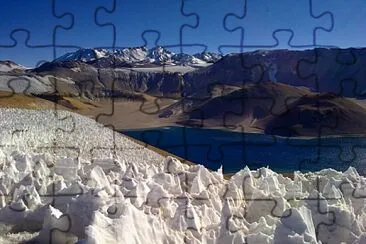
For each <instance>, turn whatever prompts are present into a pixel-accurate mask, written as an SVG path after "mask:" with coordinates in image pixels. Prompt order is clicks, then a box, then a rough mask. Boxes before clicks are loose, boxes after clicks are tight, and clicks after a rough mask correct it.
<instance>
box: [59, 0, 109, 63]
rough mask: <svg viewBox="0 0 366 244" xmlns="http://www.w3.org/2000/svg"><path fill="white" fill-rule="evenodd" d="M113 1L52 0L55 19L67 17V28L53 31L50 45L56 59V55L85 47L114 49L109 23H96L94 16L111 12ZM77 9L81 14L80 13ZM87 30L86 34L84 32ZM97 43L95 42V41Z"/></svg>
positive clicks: (97, 21) (96, 19)
mask: <svg viewBox="0 0 366 244" xmlns="http://www.w3.org/2000/svg"><path fill="white" fill-rule="evenodd" d="M114 5H115V3H114V1H113V0H110V1H107V2H106V1H100V0H92V1H88V2H87V3H86V2H82V3H81V2H73V1H59V0H54V3H53V6H52V8H53V9H52V11H53V15H54V17H56V18H63V17H65V16H68V17H69V18H70V19H71V24H70V25H69V26H67V27H63V28H62V27H60V26H58V28H55V32H54V43H55V46H56V47H57V48H56V55H55V56H56V57H58V56H59V55H60V53H59V52H63V53H64V52H65V50H72V51H75V49H79V48H85V47H92V48H96V47H108V48H113V47H115V40H116V33H115V30H114V28H115V27H114V25H113V24H112V23H100V22H99V20H98V17H97V16H98V14H99V12H100V11H107V12H109V13H110V12H112V11H113V9H114ZM80 8H82V9H83V11H80ZM85 30H88V31H85ZM95 40H98V42H95Z"/></svg>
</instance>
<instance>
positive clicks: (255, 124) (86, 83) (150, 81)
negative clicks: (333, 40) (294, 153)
mask: <svg viewBox="0 0 366 244" xmlns="http://www.w3.org/2000/svg"><path fill="white" fill-rule="evenodd" d="M365 64H366V48H358V49H357V48H348V49H339V48H316V49H311V50H271V51H264V50H258V51H253V52H246V53H237V54H228V55H225V56H221V55H219V54H215V53H209V52H204V53H200V54H194V55H189V54H175V53H173V52H171V51H169V50H168V49H165V48H163V47H156V48H153V49H147V48H146V47H133V48H125V49H119V50H105V49H80V50H78V51H76V52H73V53H68V54H65V55H63V56H61V57H59V58H57V59H56V60H54V61H52V62H47V63H44V64H42V65H41V66H39V67H37V68H34V69H26V68H24V67H22V66H20V65H17V64H15V63H13V62H11V61H2V62H0V91H5V92H11V93H20V94H27V95H33V96H37V97H39V98H42V99H47V100H52V101H56V102H57V101H58V102H60V100H62V103H63V104H66V105H68V104H69V103H68V102H67V101H65V99H63V98H64V97H76V98H78V99H80V100H83V101H84V102H85V101H95V100H96V99H99V98H110V99H113V100H116V99H120V98H128V99H135V100H137V101H138V102H137V103H140V104H141V102H144V101H145V100H146V99H147V97H148V100H150V101H154V102H153V103H155V102H156V101H157V100H159V99H160V100H161V99H170V100H171V102H169V103H166V104H165V106H164V107H159V108H158V111H156V112H155V114H156V117H154V119H157V120H161V121H168V123H175V124H184V125H195V126H197V125H201V124H206V125H207V126H210V127H223V128H226V127H228V124H229V125H230V126H231V127H235V126H236V127H237V126H242V127H246V128H252V129H256V130H260V131H262V132H264V133H268V134H278V135H289V136H303V135H307V136H315V135H316V133H318V132H319V130H320V128H323V127H324V126H322V125H325V126H326V127H329V128H332V129H333V130H332V131H328V132H326V133H325V134H342V133H351V134H358V133H361V132H362V133H364V130H363V128H364V126H363V125H362V123H361V122H362V121H360V120H359V119H360V118H364V115H366V111H364V108H363V106H360V105H359V104H360V103H361V101H363V99H364V98H365V96H366V69H365V68H364V67H365ZM115 103H116V102H115ZM243 104H244V105H243ZM327 116H328V117H327ZM299 118H301V119H299ZM327 118H332V119H330V120H331V121H330V120H329V119H327ZM312 120H314V121H315V120H316V121H318V122H319V124H314V121H312ZM347 124H349V126H353V127H349V126H347ZM337 125H340V126H337ZM341 125H342V126H341ZM319 126H320V128H319ZM283 128H285V129H283Z"/></svg>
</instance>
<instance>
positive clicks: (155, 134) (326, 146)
mask: <svg viewBox="0 0 366 244" xmlns="http://www.w3.org/2000/svg"><path fill="white" fill-rule="evenodd" d="M122 133H124V134H126V135H128V136H131V137H133V138H136V139H138V140H141V141H144V142H146V143H148V144H150V145H153V146H155V147H158V148H161V149H163V150H165V151H168V152H170V153H173V154H175V155H178V156H180V157H182V158H185V159H187V160H189V161H192V162H195V163H199V164H203V165H205V166H206V167H208V168H210V169H214V170H215V169H217V168H219V167H220V165H223V169H224V172H225V173H231V172H236V171H238V170H240V169H242V168H243V167H245V166H246V165H247V166H248V167H249V168H251V169H255V168H258V167H262V166H264V167H265V166H267V165H268V166H269V167H270V168H271V169H272V170H275V171H277V172H289V171H294V170H300V171H303V172H307V171H315V170H321V169H324V168H334V169H336V170H342V171H343V170H346V169H347V168H348V167H349V166H353V167H355V168H357V170H358V171H359V172H360V173H361V174H365V173H366V166H364V165H365V163H364V162H366V138H365V137H332V138H322V139H320V138H312V139H307V138H283V137H276V136H271V135H263V134H255V133H238V132H231V131H224V130H215V129H200V128H187V127H159V128H153V129H142V130H128V131H122Z"/></svg>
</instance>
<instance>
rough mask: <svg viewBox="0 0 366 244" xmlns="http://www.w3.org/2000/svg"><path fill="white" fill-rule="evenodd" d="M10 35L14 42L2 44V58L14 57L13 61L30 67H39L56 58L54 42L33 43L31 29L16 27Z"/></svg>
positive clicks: (0, 47) (0, 57)
mask: <svg viewBox="0 0 366 244" xmlns="http://www.w3.org/2000/svg"><path fill="white" fill-rule="evenodd" d="M8 35H9V37H10V39H11V40H12V42H9V43H7V44H1V45H0V50H1V55H0V59H9V57H12V60H13V61H15V62H19V63H23V64H26V65H27V66H28V67H38V66H40V65H41V64H43V63H45V62H49V61H51V60H53V59H54V53H53V51H54V48H53V47H54V46H53V44H52V42H50V43H46V44H43V45H39V44H38V45H35V44H31V43H30V39H31V38H32V37H31V32H30V31H29V30H27V29H16V30H13V31H12V32H10V33H9V34H8ZM24 57H27V58H24ZM30 57H32V58H30Z"/></svg>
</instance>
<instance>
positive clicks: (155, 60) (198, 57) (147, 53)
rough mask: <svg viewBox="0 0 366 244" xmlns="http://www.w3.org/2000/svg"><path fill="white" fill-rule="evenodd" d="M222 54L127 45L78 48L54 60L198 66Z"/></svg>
mask: <svg viewBox="0 0 366 244" xmlns="http://www.w3.org/2000/svg"><path fill="white" fill-rule="evenodd" d="M221 57H222V55H220V54H216V53H212V52H203V53H196V54H193V55H189V54H184V53H179V54H176V53H173V52H171V51H169V50H168V49H166V48H164V47H161V46H158V47H155V48H152V49H148V48H146V47H144V46H142V47H129V48H124V49H117V50H107V49H80V50H78V51H76V52H72V53H67V54H65V55H63V56H61V57H59V58H57V59H56V60H54V62H67V61H81V62H85V63H88V64H91V65H93V66H95V67H98V68H111V67H113V68H117V67H151V66H159V65H189V66H200V65H207V64H210V63H214V62H216V61H218V60H219V59H220V58H221Z"/></svg>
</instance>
